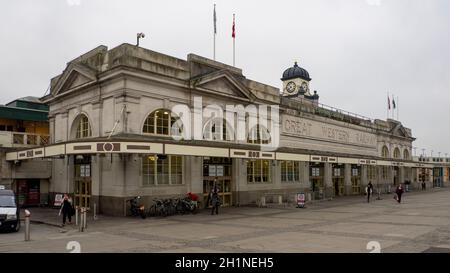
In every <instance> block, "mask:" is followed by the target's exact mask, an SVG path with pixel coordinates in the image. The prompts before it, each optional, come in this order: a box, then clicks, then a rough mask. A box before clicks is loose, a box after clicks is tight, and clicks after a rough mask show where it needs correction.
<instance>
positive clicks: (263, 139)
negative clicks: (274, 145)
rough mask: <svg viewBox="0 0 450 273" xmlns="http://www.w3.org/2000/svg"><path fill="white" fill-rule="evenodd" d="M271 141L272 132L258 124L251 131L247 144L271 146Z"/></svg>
mask: <svg viewBox="0 0 450 273" xmlns="http://www.w3.org/2000/svg"><path fill="white" fill-rule="evenodd" d="M270 141H271V136H270V131H269V130H268V129H267V128H266V127H264V126H262V125H260V124H258V125H256V126H254V127H253V128H252V129H250V130H249V132H248V136H247V143H252V144H269V143H270Z"/></svg>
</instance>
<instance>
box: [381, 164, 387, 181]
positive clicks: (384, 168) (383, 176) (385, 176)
mask: <svg viewBox="0 0 450 273" xmlns="http://www.w3.org/2000/svg"><path fill="white" fill-rule="evenodd" d="M388 173H389V167H387V166H383V168H382V169H381V177H382V178H383V179H388Z"/></svg>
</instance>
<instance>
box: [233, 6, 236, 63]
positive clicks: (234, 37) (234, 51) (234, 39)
mask: <svg viewBox="0 0 450 273" xmlns="http://www.w3.org/2000/svg"><path fill="white" fill-rule="evenodd" d="M234 19H235V16H234V13H233V34H234V35H233V66H236V62H235V56H236V55H235V54H236V50H235V49H236V48H235V41H236V34H235V28H236V26H235V21H234Z"/></svg>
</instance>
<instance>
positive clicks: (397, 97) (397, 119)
mask: <svg viewBox="0 0 450 273" xmlns="http://www.w3.org/2000/svg"><path fill="white" fill-rule="evenodd" d="M396 107H397V120H398V121H400V119H399V117H398V96H397V105H396Z"/></svg>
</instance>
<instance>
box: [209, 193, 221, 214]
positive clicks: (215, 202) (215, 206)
mask: <svg viewBox="0 0 450 273" xmlns="http://www.w3.org/2000/svg"><path fill="white" fill-rule="evenodd" d="M211 203H212V210H211V215H214V210H215V211H216V214H219V206H220V198H219V189H218V188H217V186H214V189H213V190H212V193H211Z"/></svg>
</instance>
